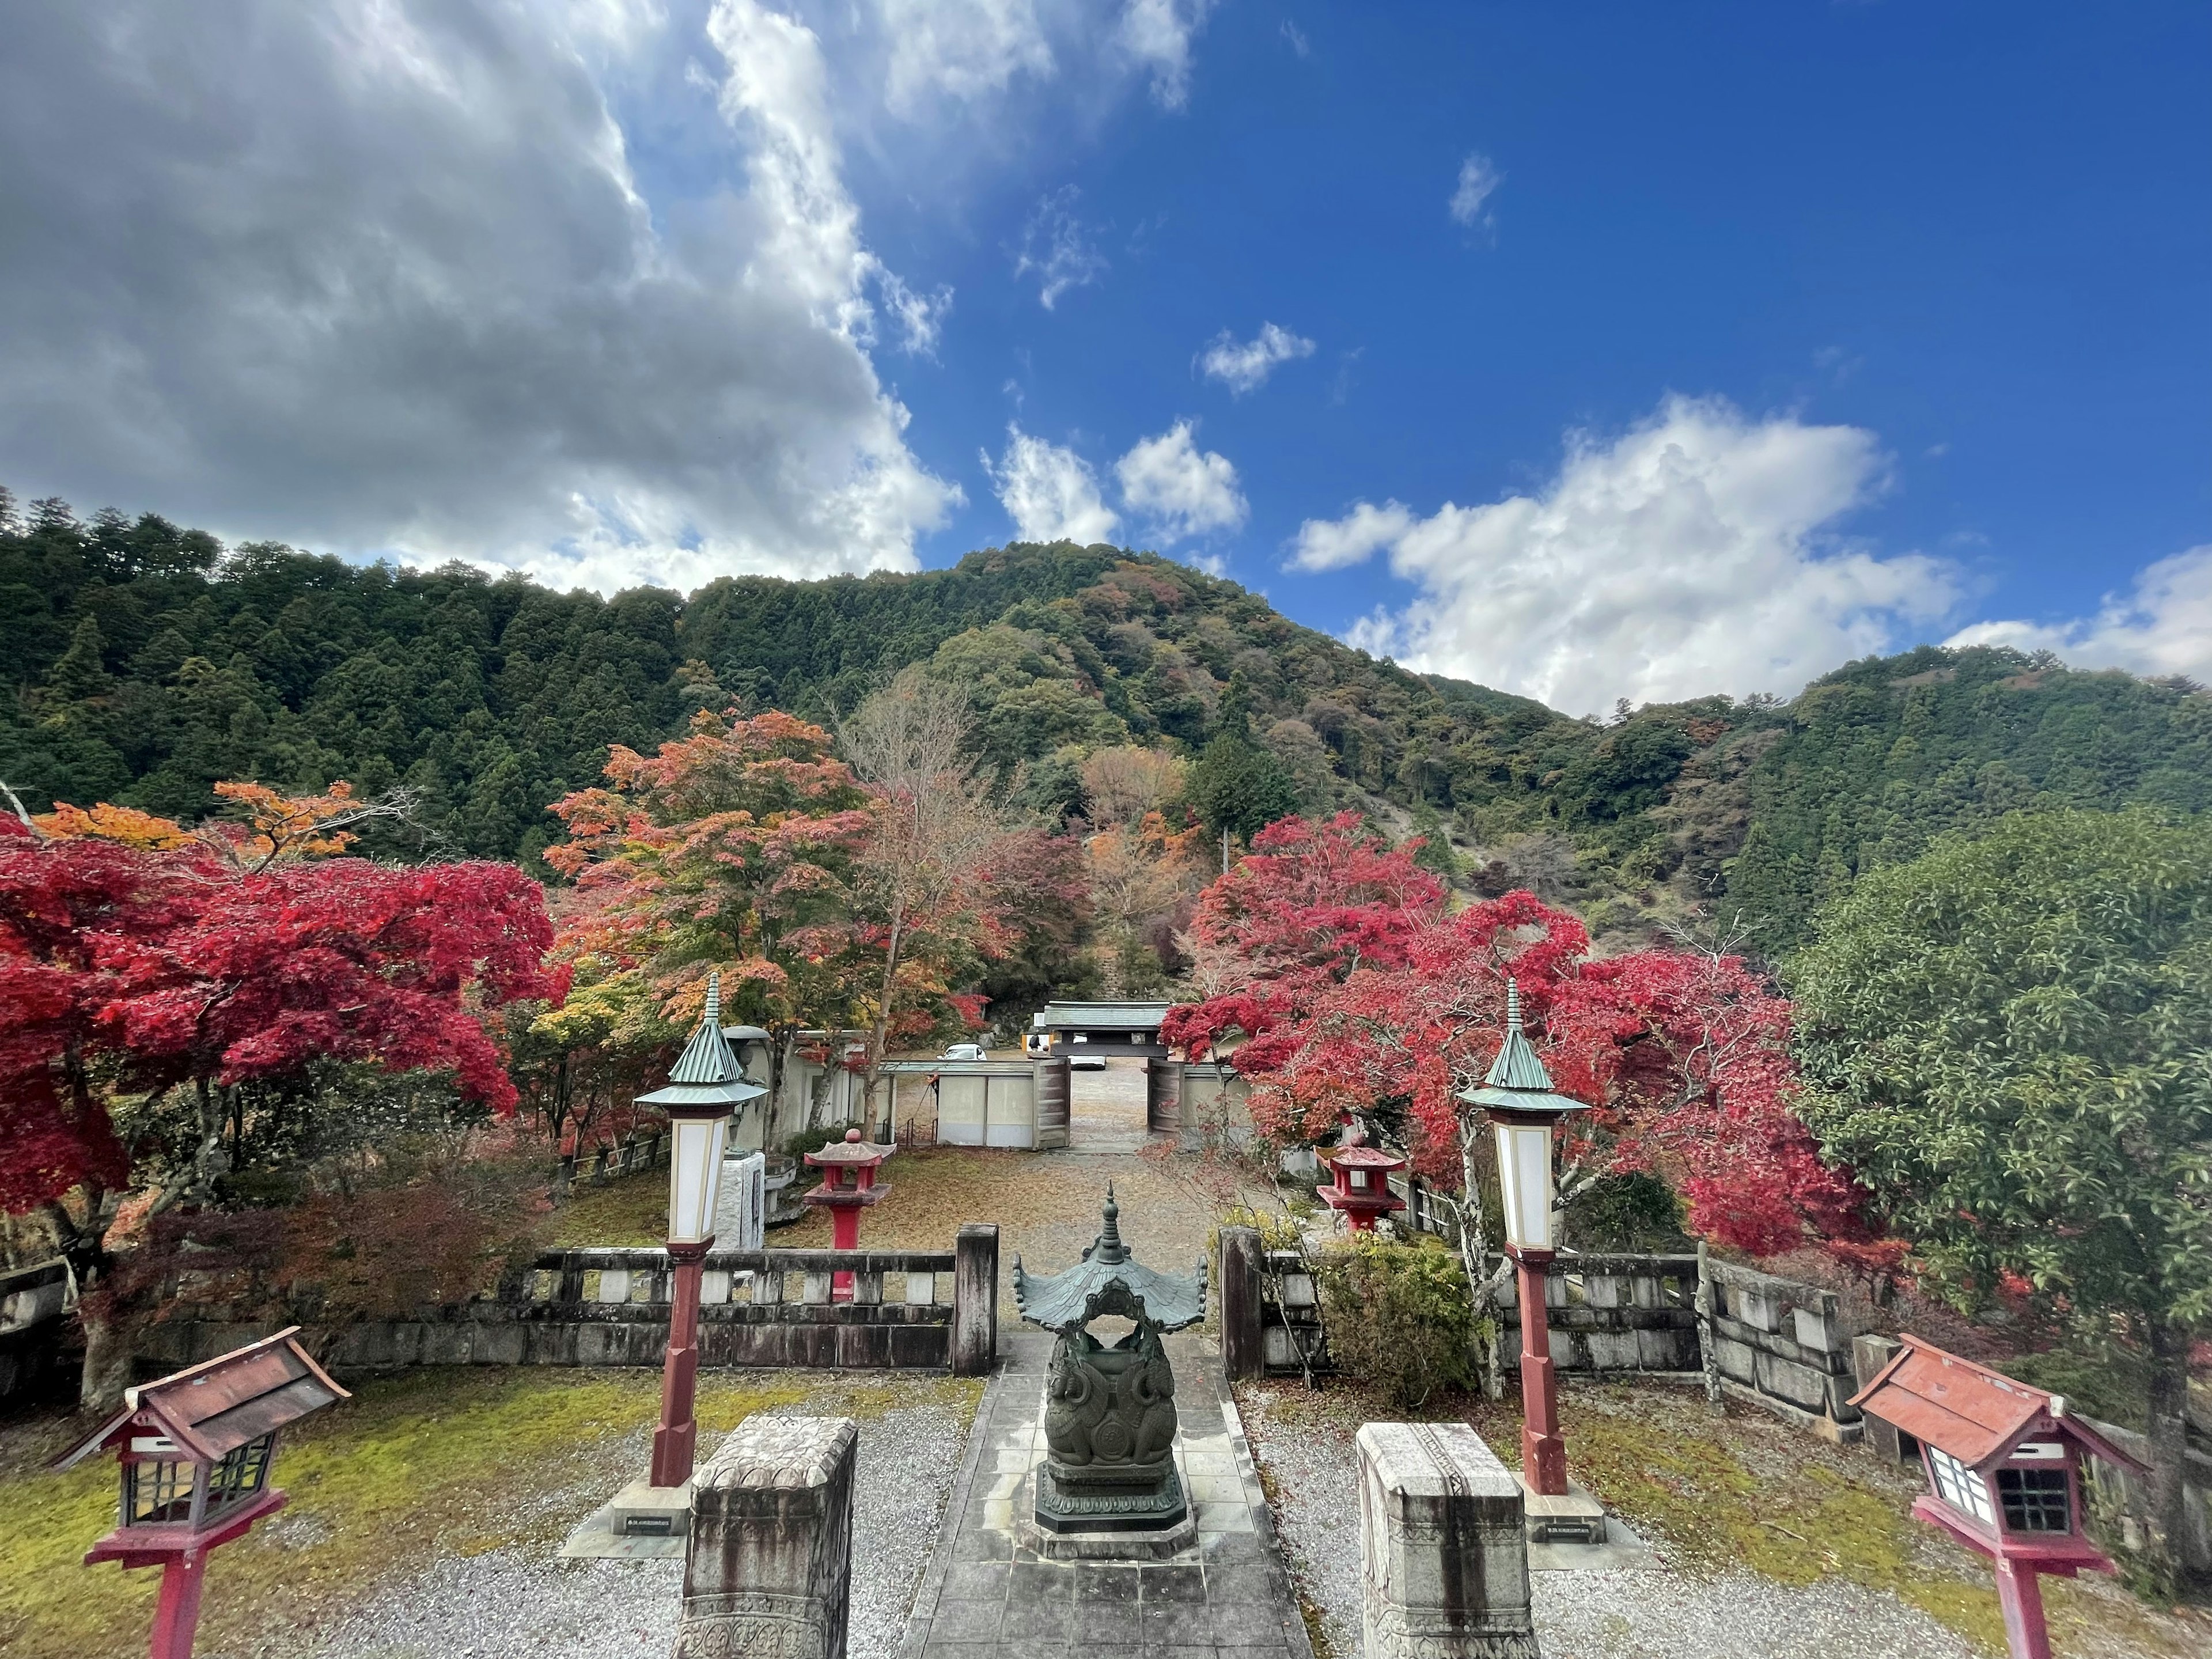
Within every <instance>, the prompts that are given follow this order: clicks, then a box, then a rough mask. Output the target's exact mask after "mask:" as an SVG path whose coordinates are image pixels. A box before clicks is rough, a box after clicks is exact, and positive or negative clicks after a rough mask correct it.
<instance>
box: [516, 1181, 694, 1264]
mask: <svg viewBox="0 0 2212 1659" xmlns="http://www.w3.org/2000/svg"><path fill="white" fill-rule="evenodd" d="M667 1242H668V1171H667V1170H647V1171H645V1172H644V1173H642V1174H640V1175H631V1176H619V1177H617V1179H615V1180H613V1181H610V1182H606V1183H605V1185H604V1186H599V1187H594V1186H592V1185H590V1184H588V1183H583V1184H579V1185H577V1186H575V1187H573V1188H570V1189H569V1194H568V1202H567V1203H565V1204H563V1205H562V1206H561V1207H560V1208H559V1209H558V1210H556V1211H555V1212H554V1214H553V1218H552V1223H551V1225H550V1228H549V1230H548V1231H547V1232H546V1234H545V1243H546V1246H547V1248H548V1249H556V1250H564V1249H581V1248H583V1247H585V1246H586V1245H592V1244H598V1245H603V1246H605V1247H607V1248H609V1249H615V1248H627V1249H659V1247H660V1246H661V1245H663V1244H665V1243H667Z"/></svg>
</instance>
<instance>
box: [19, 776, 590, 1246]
mask: <svg viewBox="0 0 2212 1659" xmlns="http://www.w3.org/2000/svg"><path fill="white" fill-rule="evenodd" d="M228 793H230V795H231V798H232V799H234V800H236V801H237V802H238V803H239V804H240V806H241V808H242V809H243V810H244V811H246V815H247V816H246V820H245V821H244V822H242V823H229V824H225V825H222V826H219V827H216V828H214V829H209V830H205V831H202V832H197V833H195V832H190V831H186V830H185V829H183V828H182V827H181V826H179V825H178V824H176V823H172V822H170V821H168V820H166V819H160V818H155V817H149V816H148V815H146V814H144V813H141V812H136V811H129V810H127V809H118V808H115V807H112V806H108V805H99V806H95V807H94V808H91V809H88V810H79V809H76V808H70V807H64V808H61V809H59V810H58V811H56V812H54V813H52V814H48V815H45V816H43V817H39V818H36V819H25V818H21V817H8V816H5V815H0V1146H5V1147H6V1148H7V1153H6V1156H5V1157H4V1158H0V1207H4V1208H5V1209H7V1210H9V1211H10V1212H20V1211H22V1210H25V1209H27V1208H30V1207H33V1206H36V1205H40V1204H42V1203H46V1202H47V1201H49V1200H53V1199H56V1198H58V1197H59V1196H60V1195H61V1194H64V1193H66V1192H68V1191H69V1190H70V1188H74V1187H77V1186H79V1185H82V1184H87V1183H89V1184H92V1185H94V1186H96V1187H100V1188H110V1189H112V1188H115V1187H117V1186H118V1185H120V1184H121V1183H123V1182H125V1181H127V1180H128V1178H129V1176H130V1158H129V1151H128V1149H127V1148H126V1147H125V1146H123V1145H122V1144H121V1142H120V1140H119V1139H118V1136H117V1133H116V1131H115V1127H114V1122H113V1120H112V1117H111V1115H110V1110H109V1104H110V1101H111V1099H112V1098H113V1097H118V1096H132V1095H140V1096H143V1095H155V1094H159V1093H161V1092H162V1091H169V1090H173V1089H177V1088H180V1087H181V1088H186V1089H190V1090H193V1091H197V1092H198V1093H199V1094H200V1096H201V1097H202V1098H203V1100H205V1099H207V1098H209V1097H211V1096H214V1095H216V1094H219V1093H220V1091H222V1090H224V1089H226V1088H229V1087H233V1086H234V1085H240V1084H241V1083H245V1082H247V1081H249V1080H252V1079H270V1078H276V1077H283V1076H285V1075H288V1074H291V1073H298V1072H300V1071H301V1070H302V1069H303V1068H305V1067H306V1066H308V1065H310V1064H311V1063H313V1062H315V1061H318V1060H339V1061H345V1060H353V1061H371V1062H374V1063H376V1064H378V1065H380V1066H386V1067H389V1068H392V1069H394V1070H408V1069H415V1068H435V1069H441V1070H448V1071H450V1072H451V1073H453V1076H454V1078H455V1079H456V1082H457V1084H458V1085H459V1088H460V1090H461V1091H462V1092H463V1093H464V1094H465V1095H467V1096H470V1097H473V1098H476V1099H477V1100H480V1101H482V1102H484V1103H488V1104H489V1105H490V1106H492V1107H493V1108H495V1109H500V1110H505V1109H509V1108H511V1106H512V1105H513V1099H514V1091H513V1085H512V1084H511V1083H510V1082H509V1081H508V1079H507V1073H506V1071H505V1068H504V1066H503V1064H502V1059H501V1053H500V1050H499V1048H498V1047H497V1046H496V1044H495V1042H494V1040H493V1038H492V1036H490V1035H489V1033H488V1032H487V1030H486V1029H485V1026H484V1024H483V1019H482V1018H481V1015H482V1013H483V1011H485V1010H487V1009H489V1008H493V1007H495V1006H498V1005H500V1004H501V1003H505V1002H507V1001H510V1000H514V999H516V998H523V997H547V998H551V997H557V995H558V994H559V991H560V988H561V987H560V985H559V983H558V982H557V981H556V980H555V979H554V978H552V977H550V976H549V975H547V974H546V973H545V971H544V969H543V966H542V958H543V957H544V952H545V951H546V949H547V947H548V946H549V945H550V943H551V939H552V931H551V927H550V923H549V922H548V921H547V919H546V916H545V913H544V902H543V899H542V896H541V895H540V893H539V890H538V887H537V885H536V884H534V883H532V881H530V880H529V879H528V878H526V877H525V876H524V875H523V873H522V872H520V870H518V869H516V868H515V867H514V866H511V865H504V864H487V863H468V864H448V865H425V866H416V867H412V868H397V867H392V866H385V865H380V864H375V863H372V862H369V861H368V860H359V859H330V860H322V861H317V860H316V859H315V856H314V855H317V854H326V853H330V852H333V851H336V850H338V849H339V848H342V847H343V845H344V836H345V832H344V831H343V829H342V828H339V827H338V823H339V822H340V821H341V820H343V819H345V818H346V817H348V815H349V813H351V812H352V811H355V810H356V805H357V804H356V803H354V802H352V801H351V799H350V797H349V796H348V795H347V794H345V793H343V791H342V790H334V791H332V792H331V793H330V794H329V795H326V796H323V797H315V798H308V799H288V798H285V797H283V796H279V795H277V794H276V793H274V792H272V791H267V790H263V789H260V788H258V786H242V787H234V788H233V789H231V790H230V791H229V792H228Z"/></svg>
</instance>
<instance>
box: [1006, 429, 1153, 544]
mask: <svg viewBox="0 0 2212 1659" xmlns="http://www.w3.org/2000/svg"><path fill="white" fill-rule="evenodd" d="M983 471H985V472H987V473H988V474H989V475H990V478H991V485H992V488H993V489H994V490H995V491H996V493H997V495H998V497H999V501H1000V505H1001V506H1003V507H1005V508H1006V513H1007V516H1008V517H1010V518H1011V519H1012V520H1013V521H1014V532H1015V536H1016V538H1017V539H1018V540H1020V541H1025V542H1057V541H1071V542H1078V543H1080V544H1084V545H1085V546H1088V545H1089V544H1091V543H1092V542H1103V541H1107V540H1109V539H1111V538H1112V537H1113V534H1114V532H1115V530H1116V529H1117V528H1119V527H1120V525H1121V520H1120V519H1118V518H1117V517H1115V513H1114V509H1113V508H1111V507H1108V506H1107V505H1106V503H1105V502H1104V501H1102V500H1100V499H1099V495H1098V477H1097V474H1096V473H1094V472H1093V471H1091V464H1090V463H1089V462H1088V461H1086V460H1085V459H1083V457H1081V456H1080V455H1079V454H1077V453H1075V452H1074V451H1073V450H1072V449H1062V448H1061V447H1060V446H1059V445H1057V444H1049V443H1047V442H1046V441H1044V440H1043V439H1042V438H1033V437H1031V436H1030V435H1029V434H1027V433H1026V432H1024V431H1023V430H1022V429H1021V428H1020V427H1018V426H1015V425H1013V424H1012V423H1009V424H1008V426H1007V428H1006V453H1005V454H1004V455H1002V456H1000V458H999V459H998V460H997V461H996V462H994V461H993V460H992V459H991V458H990V456H989V455H988V454H986V455H985V456H984V457H983Z"/></svg>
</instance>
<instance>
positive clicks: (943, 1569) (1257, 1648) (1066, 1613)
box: [903, 1331, 1313, 1659]
mask: <svg viewBox="0 0 2212 1659" xmlns="http://www.w3.org/2000/svg"><path fill="white" fill-rule="evenodd" d="M1168 1349H1169V1356H1170V1359H1171V1360H1172V1361H1173V1363H1174V1365H1175V1372H1176V1413H1177V1415H1178V1417H1179V1418H1180V1419H1181V1421H1180V1426H1179V1430H1178V1432H1177V1435H1176V1461H1177V1464H1178V1466H1179V1468H1180V1469H1181V1471H1182V1477H1183V1480H1184V1483H1185V1486H1186V1487H1187V1488H1188V1492H1189V1494H1190V1498H1191V1501H1192V1505H1193V1510H1194V1515H1195V1518H1196V1520H1197V1523H1198V1538H1197V1542H1196V1543H1195V1544H1194V1545H1193V1546H1192V1547H1190V1548H1188V1549H1187V1550H1185V1551H1184V1552H1183V1553H1182V1554H1181V1555H1179V1556H1176V1557H1175V1558H1174V1559H1170V1560H1168V1561H1162V1562H1149V1561H1148V1562H1142V1563H1139V1562H1109V1561H1084V1562H1063V1561H1048V1560H1045V1559H1042V1558H1041V1557H1040V1556H1039V1555H1037V1553H1036V1552H1035V1551H1034V1550H1031V1549H1029V1548H1027V1547H1024V1545H1023V1543H1022V1542H1021V1539H1020V1536H1019V1532H1018V1524H1017V1523H1018V1520H1019V1514H1018V1506H1019V1505H1020V1504H1023V1502H1024V1488H1025V1487H1026V1486H1027V1484H1028V1481H1029V1477H1030V1474H1031V1473H1032V1471H1033V1470H1034V1469H1035V1468H1036V1464H1037V1462H1039V1461H1040V1460H1041V1458H1042V1452H1043V1447H1042V1427H1041V1425H1042V1411H1043V1392H1044V1371H1045V1365H1046V1362H1047V1360H1048V1358H1049V1357H1050V1355H1051V1352H1052V1339H1051V1338H1050V1337H1049V1336H1048V1335H1046V1334H1044V1333H1042V1332H1031V1331H1024V1332H1019V1333H1006V1334H1002V1335H1001V1336H1000V1352H1001V1358H1000V1370H999V1371H998V1373H997V1374H996V1375H995V1376H994V1377H993V1378H992V1379H991V1383H990V1386H989V1388H988V1389H987V1390H986V1392H985V1394H984V1396H983V1403H982V1406H981V1408H980V1409H979V1410H978V1411H977V1413H976V1415H975V1427H974V1429H973V1430H972V1431H970V1434H969V1445H968V1455H967V1461H966V1462H965V1463H964V1464H963V1468H962V1470H961V1473H960V1475H959V1477H958V1479H957V1480H956V1481H955V1483H954V1486H953V1491H952V1498H951V1507H950V1508H949V1510H948V1511H947V1514H946V1516H945V1528H944V1530H943V1532H942V1533H941V1534H940V1535H939V1542H938V1548H937V1553H936V1554H935V1556H934V1557H933V1559H932V1560H931V1563H930V1566H929V1570H928V1571H927V1573H926V1574H925V1575H924V1577H923V1579H922V1585H921V1592H920V1594H919V1595H917V1596H916V1597H915V1608H914V1614H913V1617H912V1619H911V1620H910V1621H909V1622H908V1630H907V1638H906V1645H905V1647H904V1649H903V1653H904V1656H905V1659H1017V1656H1019V1659H1075V1656H1078V1655H1081V1656H1085V1659H1091V1656H1096V1659H1156V1656H1157V1659H1167V1656H1176V1659H1312V1654H1313V1649H1312V1646H1311V1644H1310V1642H1309V1641H1308V1640H1307V1637H1306V1631H1305V1626H1304V1622H1303V1621H1302V1620H1300V1618H1299V1616H1298V1610H1297V1602H1296V1601H1295V1600H1294V1599H1293V1598H1292V1596H1291V1587H1290V1581H1289V1578H1288V1577H1287V1576H1286V1575H1285V1572H1284V1571H1283V1564H1282V1556H1281V1552H1280V1550H1279V1548H1278V1547H1277V1544H1276V1541H1275V1530H1274V1524H1273V1519H1272V1518H1271V1517H1270V1516H1269V1515H1268V1512H1267V1498H1266V1497H1265V1495H1264V1494H1263V1493H1262V1492H1261V1489H1260V1481H1259V1476H1258V1474H1257V1473H1256V1472H1255V1469H1254V1468H1253V1465H1252V1456H1251V1453H1250V1451H1249V1449H1248V1448H1247V1447H1246V1445H1245V1443H1244V1433H1243V1425H1242V1424H1241V1423H1240V1422H1239V1421H1238V1419H1237V1408H1236V1407H1235V1405H1234V1404H1233V1403H1231V1401H1230V1398H1229V1393H1228V1389H1227V1385H1226V1384H1225V1382H1224V1380H1223V1377H1222V1373H1221V1360H1220V1355H1219V1351H1218V1349H1217V1348H1216V1347H1214V1346H1212V1344H1210V1343H1207V1342H1206V1341H1205V1340H1202V1339H1200V1338H1197V1337H1194V1336H1190V1335H1187V1334H1186V1335H1180V1336H1173V1337H1170V1338H1169V1339H1168Z"/></svg>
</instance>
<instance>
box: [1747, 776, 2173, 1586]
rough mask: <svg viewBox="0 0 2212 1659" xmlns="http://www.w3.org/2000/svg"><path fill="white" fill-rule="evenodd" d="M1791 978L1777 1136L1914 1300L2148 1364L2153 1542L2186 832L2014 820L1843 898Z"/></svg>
mask: <svg viewBox="0 0 2212 1659" xmlns="http://www.w3.org/2000/svg"><path fill="white" fill-rule="evenodd" d="M1818 929H1819V938H1818V939H1817V942H1816V943H1814V945H1810V946H1808V948H1807V949H1806V950H1805V951H1803V952H1802V953H1801V954H1800V956H1799V957H1797V958H1796V961H1795V963H1793V971H1792V973H1791V975H1790V978H1791V981H1792V983H1793V986H1794V988H1795V989H1796V994H1797V996H1798V1010H1799V1018H1800V1020H1801V1028H1800V1029H1801V1032H1802V1036H1801V1040H1800V1042H1801V1054H1800V1058H1801V1060H1802V1065H1803V1067H1804V1073H1805V1078H1806V1081H1807V1085H1808V1087H1807V1091H1806V1096H1805V1099H1804V1102H1803V1107H1802V1110H1803V1115H1804V1117H1805V1120H1806V1121H1807V1122H1808V1123H1809V1124H1810V1125H1811V1126H1812V1127H1813V1128H1814V1132H1815V1133H1817V1134H1819V1135H1820V1137H1821V1139H1822V1140H1823V1141H1824V1142H1825V1143H1826V1146H1827V1148H1828V1150H1829V1152H1831V1153H1832V1154H1834V1155H1835V1156H1837V1157H1838V1158H1844V1159H1848V1160H1849V1161H1850V1164H1851V1166H1852V1167H1853V1168H1854V1169H1856V1170H1857V1171H1858V1172H1859V1174H1860V1176H1861V1177H1862V1178H1863V1180H1865V1181H1866V1182H1868V1183H1869V1185H1870V1186H1871V1187H1872V1188H1874V1191H1875V1201H1876V1203H1877V1204H1878V1205H1879V1206H1881V1208H1882V1209H1883V1210H1885V1211H1886V1212H1887V1216H1888V1218H1889V1220H1890V1222H1891V1225H1892V1227H1893V1230H1894V1231H1896V1232H1897V1233H1898V1234H1899V1236H1901V1237H1906V1238H1909V1239H1911V1240H1912V1241H1913V1244H1914V1248H1915V1250H1916V1252H1917V1255H1918V1258H1919V1260H1920V1261H1921V1262H1922V1263H1923V1266H1924V1268H1925V1269H1926V1271H1927V1272H1928V1273H1929V1275H1930V1277H1931V1278H1932V1279H1934V1280H1935V1281H1936V1282H1937V1283H1938V1284H1940V1285H1948V1287H1950V1288H1951V1290H1952V1291H1954V1294H1956V1295H1957V1296H1958V1297H1960V1299H1961V1300H1962V1301H1966V1302H1972V1301H1976V1300H1981V1299H1984V1298H1986V1297H1988V1296H1989V1295H1990V1293H1991V1292H1992V1291H1994V1290H1995V1289H1996V1286H1997V1285H1998V1283H1999V1280H2000V1277H2001V1276H2002V1275H2005V1274H2014V1275H2017V1276H2018V1277H2019V1278H2020V1279H2024V1280H2026V1281H2027V1284H2028V1285H2032V1286H2033V1291H2034V1293H2035V1294H2037V1295H2038V1296H2039V1297H2041V1298H2042V1299H2043V1300H2044V1302H2045V1304H2046V1305H2047V1306H2049V1307H2050V1308H2051V1309H2052V1310H2054V1311H2057V1312H2060V1313H2063V1314H2064V1315H2066V1316H2070V1317H2072V1318H2073V1319H2075V1320H2077V1321H2079V1322H2081V1323H2082V1324H2083V1325H2085V1326H2087V1327H2089V1328H2092V1329H2093V1330H2096V1331H2099V1332H2100V1333H2103V1332H2110V1331H2112V1330H2113V1329H2115V1328H2117V1329H2118V1331H2119V1332H2120V1333H2121V1334H2122V1336H2123V1339H2124V1340H2125V1341H2127V1342H2128V1343H2129V1344H2130V1346H2134V1347H2135V1348H2136V1349H2137V1350H2138V1351H2139V1352H2141V1353H2142V1355H2143V1356H2145V1357H2146V1358H2148V1362H2149V1365H2150V1371H2151V1385H2150V1390H2149V1401H2148V1409H2149V1418H2150V1431H2151V1445H2152V1456H2153V1462H2154V1466H2155V1467H2154V1481H2153V1486H2154V1496H2153V1505H2154V1531H2155V1532H2156V1534H2157V1535H2158V1536H2159V1537H2160V1539H2161V1540H2162V1541H2168V1545H2169V1559H2171V1546H2172V1541H2178V1539H2179V1526H2180V1523H2181V1517H2182V1514H2183V1510H2182V1503H2183V1497H2182V1486H2181V1474H2182V1468H2183V1453H2184V1448H2185V1438H2186V1436H2185V1422H2186V1418H2185V1410H2186V1401H2187V1398H2188V1356H2189V1350H2190V1346H2191V1342H2192V1341H2193V1340H2196V1339H2197V1338H2200V1337H2202V1336H2204V1335H2206V1334H2212V1065H2208V1063H2207V1062H2208V1058H2212V827H2208V826H2207V825H2206V824H2205V823H2202V822H2201V821H2170V820H2167V819H2164V818H2161V817H2158V816H2156V815H2154V814H2153V813H2151V812H2150V811H2143V810H2137V811H2124V812H2120V813H2114V814H2108V813H2098V812H2089V811H2055V812H2041V813H2016V814H2015V815H2013V816H2011V817H2007V818H2003V819H2001V820H1999V821H1998V823H1996V825H1995V826H1994V827H1993V828H1992V829H1990V830H1989V831H1988V833H1986V834H1984V835H1983V836H1979V837H1974V838H1970V837H1968V836H1965V835H1963V834H1954V835H1951V836H1944V837H1942V838H1940V839H1939V840H1938V841H1937V842H1936V843H1935V845H1934V846H1933V847H1932V848H1930V849H1929V851H1928V852H1927V853H1925V854H1923V855H1922V856H1921V857H1919V858H1917V859H1915V860H1911V862H1909V863H1906V864H1903V865H1899V866H1892V867H1890V868H1887V869H1878V870H1875V871H1873V872H1869V873H1866V874H1863V875H1862V876H1861V877H1860V878H1859V880H1858V883H1857V886H1856V887H1855V888H1854V889H1853V890H1851V891H1850V894H1849V895H1848V896H1845V897H1844V898H1842V899H1840V900H1838V902H1834V903H1832V904H1831V905H1829V906H1828V907H1827V908H1825V909H1824V910H1822V911H1821V912H1820V916H1819V918H1818Z"/></svg>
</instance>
